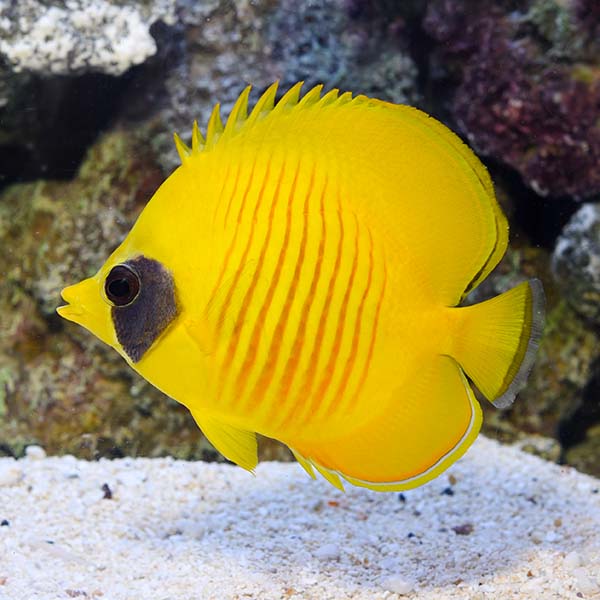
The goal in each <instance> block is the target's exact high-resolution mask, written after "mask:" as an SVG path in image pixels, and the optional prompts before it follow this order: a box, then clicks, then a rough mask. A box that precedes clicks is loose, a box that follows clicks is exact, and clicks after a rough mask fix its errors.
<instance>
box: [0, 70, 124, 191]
mask: <svg viewBox="0 0 600 600" xmlns="http://www.w3.org/2000/svg"><path fill="white" fill-rule="evenodd" d="M129 78H130V75H129V74H128V75H125V76H123V77H112V76H110V75H103V74H97V73H91V74H85V75H81V76H79V77H69V76H56V77H41V76H32V77H31V78H30V80H29V82H28V83H27V86H26V87H27V92H28V94H27V96H28V98H29V104H23V103H19V104H18V106H13V107H11V106H7V107H5V109H4V110H3V114H2V115H1V116H2V122H3V125H4V126H5V127H6V128H8V129H9V130H10V128H11V127H12V128H13V136H14V141H12V142H11V143H9V144H7V145H2V146H0V157H1V158H2V160H1V161H0V162H1V164H2V169H1V172H0V186H6V185H8V184H10V183H13V182H16V181H20V182H24V181H32V180H35V179H40V178H44V179H63V180H65V179H71V178H72V177H74V176H75V174H76V173H77V169H78V168H79V165H80V163H81V161H82V159H83V156H84V154H85V152H86V150H87V149H88V147H89V146H90V145H91V144H92V143H93V142H94V141H95V140H96V138H97V137H98V134H99V133H100V132H101V131H102V130H103V129H105V128H106V127H107V125H108V124H109V123H110V121H111V119H112V118H113V116H114V113H115V109H116V107H117V106H118V100H119V97H120V95H121V94H122V92H123V90H124V89H125V87H126V86H127V83H128V80H129ZM9 111H10V112H12V113H14V114H12V115H11V114H7V113H9ZM6 135H7V134H6V133H5V136H6ZM17 141H18V144H17Z"/></svg>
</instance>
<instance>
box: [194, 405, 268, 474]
mask: <svg viewBox="0 0 600 600" xmlns="http://www.w3.org/2000/svg"><path fill="white" fill-rule="evenodd" d="M192 416H193V417H194V420H195V421H196V423H197V424H198V427H200V429H201V430H202V433H204V435H205V436H206V437H207V438H208V441H209V442H210V443H211V444H212V445H213V446H214V447H215V448H216V449H217V450H218V451H219V452H220V453H221V454H222V455H223V456H224V457H225V458H227V459H228V460H230V461H232V462H234V463H236V464H237V465H239V466H240V467H242V468H244V469H246V470H248V471H253V470H254V468H255V467H256V465H257V464H258V447H257V442H256V433H254V432H253V431H247V430H244V429H238V428H237V427H233V426H232V425H228V424H227V423H223V422H222V421H219V420H218V419H215V418H214V417H212V416H210V415H205V414H197V413H194V412H192Z"/></svg>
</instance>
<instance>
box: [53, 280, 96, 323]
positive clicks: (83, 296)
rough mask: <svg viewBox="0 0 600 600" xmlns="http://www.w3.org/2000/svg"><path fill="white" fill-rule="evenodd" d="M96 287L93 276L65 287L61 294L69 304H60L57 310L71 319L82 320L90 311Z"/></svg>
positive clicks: (64, 316)
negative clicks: (92, 295)
mask: <svg viewBox="0 0 600 600" xmlns="http://www.w3.org/2000/svg"><path fill="white" fill-rule="evenodd" d="M95 288H96V286H95V281H94V279H93V278H89V279H84V280H83V281H80V282H79V283H76V284H74V285H70V286H68V287H66V288H64V289H63V290H62V292H61V293H60V295H61V297H62V299H63V300H64V301H65V302H66V303H67V304H65V305H63V306H59V307H58V308H57V309H56V312H57V313H58V314H59V315H60V316H61V317H63V318H65V319H68V320H69V321H75V322H80V320H81V317H83V316H84V315H85V314H86V313H87V312H89V311H88V308H87V307H89V306H90V299H91V294H92V292H93V291H95Z"/></svg>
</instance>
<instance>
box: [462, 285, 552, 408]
mask: <svg viewBox="0 0 600 600" xmlns="http://www.w3.org/2000/svg"><path fill="white" fill-rule="evenodd" d="M453 311H457V312H456V315H457V317H458V319H457V333H456V336H455V340H454V349H453V352H452V355H453V356H454V358H455V359H456V360H457V361H458V363H459V364H460V365H461V366H462V368H463V369H464V370H465V372H466V373H467V375H468V376H469V377H470V378H471V379H472V380H473V382H474V383H475V385H476V386H477V387H478V388H479V390H480V391H481V393H482V394H483V395H484V396H485V397H486V398H487V399H488V400H489V401H490V402H492V403H493V404H494V405H495V406H497V407H499V408H505V407H507V406H510V405H511V404H512V402H513V400H514V398H515V396H516V394H517V393H518V392H519V390H520V389H521V388H522V387H523V386H524V385H525V382H526V380H527V376H528V375H529V371H530V370H531V367H532V366H533V362H534V360H535V355H536V352H537V348H538V345H539V341H540V338H541V335H542V326H543V322H544V291H543V288H542V285H541V283H540V282H539V281H538V280H537V279H533V280H531V281H526V282H524V283H522V284H520V285H518V286H516V287H514V288H513V289H512V290H509V291H508V292H505V293H504V294H501V295H500V296H496V297H495V298H492V299H491V300H487V301H485V302H482V303H480V304H475V305H473V306H466V307H460V308H458V309H453Z"/></svg>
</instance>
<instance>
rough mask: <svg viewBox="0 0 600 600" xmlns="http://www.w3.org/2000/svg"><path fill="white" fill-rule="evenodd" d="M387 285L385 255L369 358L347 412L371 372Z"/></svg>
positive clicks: (351, 408)
mask: <svg viewBox="0 0 600 600" xmlns="http://www.w3.org/2000/svg"><path fill="white" fill-rule="evenodd" d="M386 286H387V265H386V264H385V257H383V283H382V284H381V293H380V294H379V299H378V300H377V307H376V308H375V317H374V319H373V329H372V330H371V340H370V342H369V350H368V352H367V359H366V360H365V364H364V366H363V370H362V373H361V376H360V379H359V380H358V385H357V386H356V391H355V392H354V394H353V395H352V398H351V399H350V402H349V403H348V408H347V412H351V411H352V410H354V408H355V407H356V403H357V402H358V397H359V396H360V392H361V390H362V388H363V386H364V384H365V381H366V379H367V375H368V374H369V367H370V366H371V360H372V359H373V350H374V349H375V341H376V339H377V329H378V327H379V315H380V313H381V305H382V303H383V297H384V295H385V290H386Z"/></svg>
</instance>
